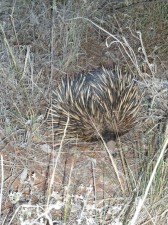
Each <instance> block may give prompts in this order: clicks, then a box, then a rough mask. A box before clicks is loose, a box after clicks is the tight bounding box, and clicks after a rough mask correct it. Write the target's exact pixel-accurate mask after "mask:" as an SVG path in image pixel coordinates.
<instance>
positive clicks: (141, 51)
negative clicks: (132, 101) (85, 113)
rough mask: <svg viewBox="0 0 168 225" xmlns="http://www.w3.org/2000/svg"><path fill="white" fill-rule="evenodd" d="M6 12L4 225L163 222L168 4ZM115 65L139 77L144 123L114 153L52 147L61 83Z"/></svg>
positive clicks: (45, 6) (1, 98) (5, 6)
mask: <svg viewBox="0 0 168 225" xmlns="http://www.w3.org/2000/svg"><path fill="white" fill-rule="evenodd" d="M128 2H129V1H128ZM0 5H1V9H0V10H1V11H0V21H1V23H0V33H1V36H0V140H1V142H0V149H1V166H0V168H1V169H0V174H1V175H0V177H1V178H0V182H1V186H0V214H1V217H0V222H1V224H3V225H5V224H8V225H9V224H12V225H13V224H22V225H23V224H24V225H25V224H103V225H105V224H112V225H114V224H115V225H122V224H130V225H133V224H144V225H145V224H161V225H162V224H164V225H165V224H167V213H168V205H167V202H168V191H167V178H168V167H167V141H168V127H167V116H168V113H167V112H168V101H167V99H168V81H167V78H168V68H167V62H168V58H167V42H166V41H165V40H166V38H167V26H168V18H167V8H168V4H167V3H166V2H164V1H162V2H160V3H159V1H155V2H150V3H149V2H148V3H139V4H135V5H134V4H133V5H129V6H126V5H125V4H123V6H122V7H121V5H120V7H119V8H116V4H114V3H112V2H111V3H109V2H108V3H107V1H87V0H86V1H82V0H81V1H80V4H79V3H78V2H77V1H70V0H68V1H66V2H65V1H52V2H49V1H45V0H43V1H25V0H19V1H13V2H12V3H11V2H10V1H1V2H0ZM137 30H138V32H137ZM113 62H115V63H117V64H119V65H120V66H122V67H124V68H125V70H128V71H132V72H133V73H136V74H137V83H138V85H139V87H140V89H141V90H142V92H143V100H142V110H141V112H140V115H139V124H138V125H137V126H136V127H135V128H134V129H132V130H131V131H130V132H129V133H128V134H126V135H124V136H123V137H121V138H120V139H118V141H117V143H116V146H114V145H113V144H112V145H110V144H109V143H107V144H108V148H107V145H106V143H103V141H102V142H101V143H90V144H88V143H79V142H78V140H76V143H75V144H73V145H72V143H71V142H70V141H69V142H68V143H67V142H66V143H65V142H64V137H65V135H66V128H65V132H64V136H63V137H62V140H57V139H56V140H54V139H53V131H52V129H51V130H50V128H49V126H48V125H47V124H46V123H45V121H44V116H45V113H46V108H47V107H48V105H49V103H50V98H51V91H52V89H54V88H56V87H57V85H58V83H59V81H60V78H61V77H62V76H63V75H64V74H65V73H67V72H68V73H69V74H70V75H71V74H74V73H78V72H81V71H87V70H88V69H90V68H97V67H98V66H99V65H100V64H105V65H107V66H111V65H112V64H113ZM67 125H68V121H67ZM51 127H52V124H51Z"/></svg>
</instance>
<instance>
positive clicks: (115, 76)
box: [49, 67, 140, 141]
mask: <svg viewBox="0 0 168 225" xmlns="http://www.w3.org/2000/svg"><path fill="white" fill-rule="evenodd" d="M139 105H140V96H139V92H138V89H137V85H136V83H135V81H134V80H133V77H132V76H131V75H128V74H122V73H121V71H120V70H119V69H114V70H112V69H105V68H104V67H103V68H101V69H97V70H94V71H91V72H89V73H87V74H80V75H78V76H74V77H68V76H66V77H64V78H63V79H62V83H61V84H60V86H59V87H58V89H57V90H56V91H55V92H53V97H52V106H51V109H50V110H49V114H50V119H52V121H53V127H54V131H55V133H56V135H61V136H62V135H63V132H64V129H65V126H66V123H67V119H68V117H69V124H68V127H67V132H66V137H67V138H79V139H81V140H85V141H89V140H94V139H95V138H96V139H97V138H98V137H100V135H102V137H103V138H105V140H106V138H110V139H111V138H112V139H114V138H116V137H117V136H120V135H122V134H124V133H126V132H127V131H129V130H130V128H131V127H132V126H133V125H134V124H135V122H136V115H137V112H138V109H139Z"/></svg>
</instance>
